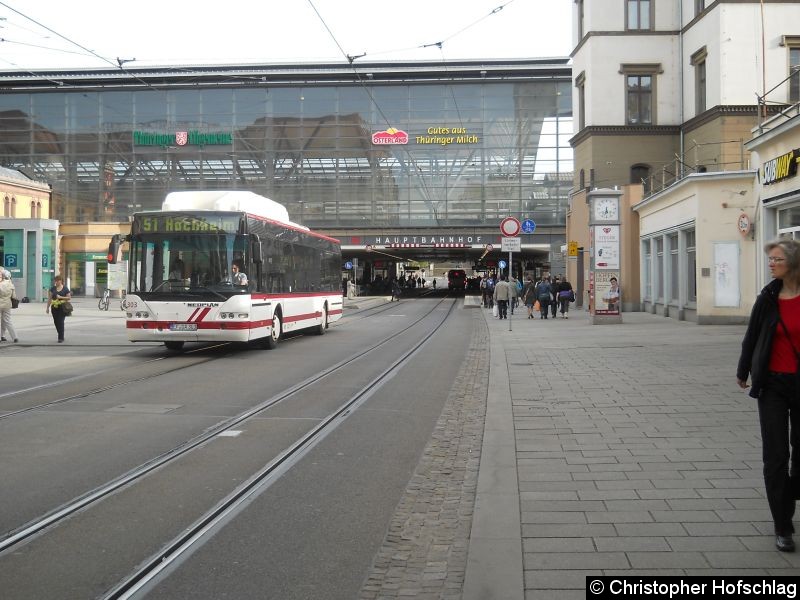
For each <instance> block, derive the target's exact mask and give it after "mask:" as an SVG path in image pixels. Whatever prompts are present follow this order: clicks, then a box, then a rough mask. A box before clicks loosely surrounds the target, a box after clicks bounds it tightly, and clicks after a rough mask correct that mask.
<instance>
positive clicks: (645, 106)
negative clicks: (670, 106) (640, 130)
mask: <svg viewBox="0 0 800 600" xmlns="http://www.w3.org/2000/svg"><path fill="white" fill-rule="evenodd" d="M619 72H620V74H622V75H623V76H624V79H625V119H626V124H628V125H652V124H654V123H655V122H656V114H655V97H656V76H657V75H659V74H661V73H663V72H664V70H663V69H662V68H661V64H659V63H630V64H622V65H620V68H619Z"/></svg>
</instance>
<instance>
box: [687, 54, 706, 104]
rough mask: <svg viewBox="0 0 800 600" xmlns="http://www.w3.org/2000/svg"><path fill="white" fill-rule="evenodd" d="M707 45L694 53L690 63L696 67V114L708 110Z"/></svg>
mask: <svg viewBox="0 0 800 600" xmlns="http://www.w3.org/2000/svg"><path fill="white" fill-rule="evenodd" d="M707 56H708V50H707V49H706V47H705V46H703V47H702V48H700V49H699V50H698V51H697V52H695V53H694V54H692V56H691V60H690V63H691V65H692V66H693V67H694V114H695V115H699V114H700V113H701V112H704V111H705V110H706V57H707Z"/></svg>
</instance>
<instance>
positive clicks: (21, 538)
mask: <svg viewBox="0 0 800 600" xmlns="http://www.w3.org/2000/svg"><path fill="white" fill-rule="evenodd" d="M446 300H448V298H447V297H445V298H442V299H441V300H440V301H439V302H437V303H436V304H435V305H434V306H433V307H432V308H431V309H430V310H428V311H427V312H425V313H423V314H422V315H421V316H419V317H418V318H417V319H415V320H414V321H413V322H411V323H409V324H408V325H407V326H406V327H404V328H403V329H400V330H398V331H397V332H395V333H393V334H392V335H389V336H387V337H385V338H383V339H381V340H380V341H378V342H376V343H374V344H372V345H370V346H369V347H367V348H365V349H363V350H361V351H359V352H358V353H357V354H354V355H353V356H351V357H349V358H347V359H344V360H342V361H340V362H339V363H336V364H334V365H332V366H331V367H328V368H327V369H325V370H323V371H320V372H319V373H317V374H316V375H314V376H312V377H309V378H307V379H305V380H303V381H301V382H299V383H297V384H294V385H292V386H289V387H288V388H286V389H284V390H282V391H281V392H279V393H277V394H275V395H273V396H272V397H270V398H269V399H267V400H265V401H263V402H261V403H259V404H258V405H256V406H254V407H252V408H250V409H248V410H246V411H243V412H241V413H239V414H237V415H235V416H233V417H230V418H228V419H225V420H223V421H221V422H219V423H218V424H217V425H215V426H213V427H211V428H208V429H206V430H205V431H204V432H203V433H202V434H200V435H198V436H195V437H194V438H191V439H190V440H188V441H186V442H184V443H183V444H181V445H179V446H176V447H175V448H173V449H172V450H169V451H167V452H165V453H162V454H160V455H159V456H156V457H154V458H152V459H151V460H149V461H146V462H144V463H142V464H140V465H139V466H137V467H134V468H133V469H130V470H129V471H127V472H126V473H124V474H122V475H120V476H119V477H117V478H115V479H113V480H110V481H108V482H106V483H105V484H102V485H100V486H97V487H95V488H94V489H92V490H90V491H88V492H86V493H84V494H82V495H81V496H78V497H76V498H74V499H73V500H71V501H69V502H67V503H64V504H62V505H61V506H59V507H57V508H55V509H53V510H52V511H49V512H48V513H46V514H44V515H42V516H41V517H39V518H37V519H34V520H32V521H29V522H28V523H26V524H25V525H22V526H21V527H19V528H16V529H13V530H11V531H9V532H7V533H6V534H5V536H4V537H3V538H2V539H0V555H3V554H5V553H7V552H9V551H11V550H13V549H14V548H15V547H18V546H19V545H20V544H22V543H24V542H25V541H26V540H29V539H31V538H32V537H34V536H36V535H38V534H41V533H42V532H44V531H45V530H47V529H48V528H50V527H53V526H54V525H57V524H58V523H59V522H62V521H63V520H65V519H67V518H68V517H70V516H71V515H73V514H75V513H77V512H78V511H81V510H83V509H85V508H87V507H89V506H90V505H92V504H95V503H97V502H98V501H100V500H102V499H103V498H106V497H108V496H109V495H111V494H114V493H115V492H117V491H118V490H120V489H121V488H123V487H125V486H129V485H131V484H133V483H135V482H136V481H138V480H141V479H142V478H144V477H146V476H147V475H148V474H150V473H152V472H153V471H154V470H156V469H159V468H162V467H164V466H167V465H168V464H170V463H172V462H174V461H176V460H178V459H179V458H181V457H183V456H185V455H186V454H188V453H189V452H191V451H192V450H194V449H196V448H199V447H200V446H202V445H203V444H205V443H207V442H208V441H209V440H211V439H213V438H215V437H217V436H219V435H220V434H221V433H223V432H225V431H228V430H231V429H233V428H234V427H236V426H238V425H240V424H241V423H243V422H244V421H246V420H248V419H250V418H252V417H254V416H256V415H258V414H259V413H261V412H263V411H265V410H267V409H269V408H270V407H273V406H275V405H276V404H278V403H280V402H282V401H284V400H286V399H288V398H290V397H292V396H293V395H295V394H297V393H298V392H301V391H303V390H305V389H307V388H309V387H310V386H312V385H314V384H316V383H319V382H320V381H322V380H323V379H325V378H326V377H329V376H330V375H332V374H334V373H337V372H340V371H341V370H342V369H344V368H346V367H350V366H352V364H353V363H354V362H356V361H358V360H359V359H361V358H363V357H364V356H366V355H368V354H369V353H371V352H373V351H374V350H376V349H378V348H380V347H382V346H384V345H386V344H388V343H389V342H391V341H392V340H393V339H395V338H397V337H398V336H400V335H402V334H404V333H406V332H407V331H409V330H410V329H412V328H414V327H415V326H416V325H418V324H419V323H420V322H421V321H423V320H424V319H426V318H428V317H429V315H431V314H432V313H433V312H434V311H435V310H437V309H438V308H439V307H440V306H441V304H442V303H444V302H445V301H446ZM450 300H451V304H450V307H449V310H448V313H447V314H448V315H449V314H450V313H451V312H452V310H453V307H454V306H455V305H456V304H457V300H456V299H450ZM438 327H441V324H439V325H438V326H437V328H438ZM420 345H421V343H420ZM211 360H214V358H212V359H211ZM150 362H154V361H150ZM205 362H208V361H203V362H200V363H193V364H192V365H186V366H185V367H181V368H188V366H196V365H197V364H203V363H205ZM176 370H177V369H176ZM170 372H174V370H173V371H170ZM165 374H166V373H165ZM138 380H141V378H139V379H138ZM131 382H132V381H127V382H121V383H120V384H119V385H125V384H126V383H131ZM111 387H112V388H113V387H114V386H111ZM108 389H109V386H105V387H103V388H102V389H101V388H98V389H97V390H96V391H94V392H92V393H100V392H101V391H107V390H108ZM89 393H90V392H86V393H84V394H80V395H78V396H76V397H85V396H86V395H87V394H89ZM70 399H74V397H70V398H63V399H60V401H56V402H51V403H48V404H47V405H52V404H57V403H63V402H65V401H68V400H70ZM47 405H42V406H47ZM40 408H41V407H40ZM34 409H35V408H34V407H31V408H30V409H27V410H25V411H19V412H29V411H30V410H34ZM19 412H17V413H15V414H19Z"/></svg>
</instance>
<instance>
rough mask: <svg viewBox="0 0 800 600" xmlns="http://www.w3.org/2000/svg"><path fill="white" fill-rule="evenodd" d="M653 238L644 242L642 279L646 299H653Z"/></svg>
mask: <svg viewBox="0 0 800 600" xmlns="http://www.w3.org/2000/svg"><path fill="white" fill-rule="evenodd" d="M652 243H653V241H652V240H644V241H643V242H642V256H644V260H643V261H642V281H643V282H644V299H645V300H650V301H652V300H653V268H652V267H653V249H652Z"/></svg>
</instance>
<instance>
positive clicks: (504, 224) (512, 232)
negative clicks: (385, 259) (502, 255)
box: [500, 217, 520, 237]
mask: <svg viewBox="0 0 800 600" xmlns="http://www.w3.org/2000/svg"><path fill="white" fill-rule="evenodd" d="M519 230H520V224H519V219H515V218H514V217H506V218H505V219H503V220H502V221H500V233H502V234H503V235H504V236H506V237H516V236H518V235H519Z"/></svg>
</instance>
